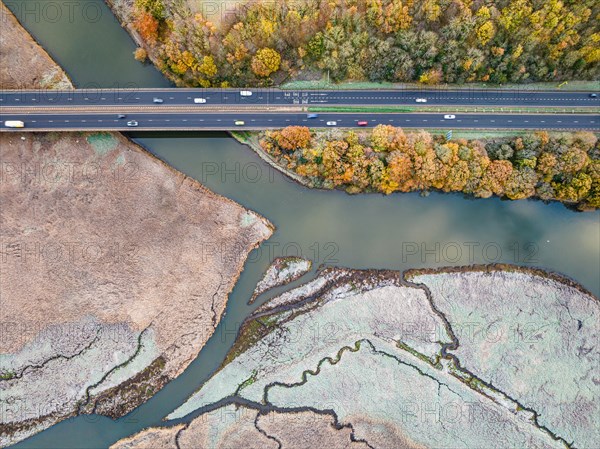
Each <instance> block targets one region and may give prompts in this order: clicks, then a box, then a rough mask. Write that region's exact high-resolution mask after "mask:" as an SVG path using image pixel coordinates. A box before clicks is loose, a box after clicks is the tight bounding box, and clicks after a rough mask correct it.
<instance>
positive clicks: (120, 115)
mask: <svg viewBox="0 0 600 449" xmlns="http://www.w3.org/2000/svg"><path fill="white" fill-rule="evenodd" d="M125 117H127V116H126V115H125V114H119V115H117V118H125Z"/></svg>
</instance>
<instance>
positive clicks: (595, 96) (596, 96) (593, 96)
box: [590, 94, 598, 98]
mask: <svg viewBox="0 0 600 449" xmlns="http://www.w3.org/2000/svg"><path fill="white" fill-rule="evenodd" d="M590 97H592V98H598V94H590Z"/></svg>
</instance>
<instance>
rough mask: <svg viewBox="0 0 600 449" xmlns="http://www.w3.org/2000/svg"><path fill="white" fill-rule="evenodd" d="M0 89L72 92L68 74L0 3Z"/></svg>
mask: <svg viewBox="0 0 600 449" xmlns="http://www.w3.org/2000/svg"><path fill="white" fill-rule="evenodd" d="M0 25H2V32H1V33H0V48H1V49H2V52H1V53H0V89H71V88H73V85H72V83H71V80H70V79H69V77H68V76H67V74H66V73H65V72H64V71H63V70H62V69H61V68H60V67H58V66H57V65H56V64H55V63H54V61H53V60H52V58H50V56H49V55H48V53H46V51H44V49H42V47H40V46H39V45H38V44H37V42H36V41H35V40H34V39H33V38H32V37H31V35H29V33H27V31H25V30H24V29H23V27H22V26H21V25H20V24H19V22H18V20H17V19H16V17H15V16H14V15H13V14H12V13H11V12H10V11H9V10H8V8H7V7H6V6H4V3H2V2H0Z"/></svg>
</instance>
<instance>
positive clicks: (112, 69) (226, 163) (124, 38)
mask: <svg viewBox="0 0 600 449" xmlns="http://www.w3.org/2000/svg"><path fill="white" fill-rule="evenodd" d="M24 3H28V4H29V5H33V4H36V3H39V5H40V6H39V8H40V15H39V17H37V18H38V19H40V20H35V18H36V16H35V14H33V13H32V14H30V15H27V16H24V15H23V8H24V6H23V5H24ZM46 3H48V2H47V0H44V1H40V2H37V1H36V0H33V1H32V0H27V1H26V2H25V1H23V0H19V1H15V0H13V1H7V2H6V4H7V6H8V7H9V8H10V9H11V10H13V12H15V13H16V15H17V17H18V18H19V19H20V20H21V23H22V24H23V25H24V26H25V27H26V28H27V29H28V30H29V31H30V32H31V33H32V34H33V35H34V37H35V38H36V39H37V40H38V42H40V43H41V44H42V45H43V46H44V48H46V50H47V51H48V52H49V53H50V54H51V55H52V56H53V57H54V58H55V59H56V61H57V62H58V63H60V64H61V65H62V67H63V68H64V69H65V70H66V72H67V73H68V74H69V75H70V76H71V78H72V80H73V81H74V83H75V85H76V86H78V87H94V86H98V87H116V86H121V87H122V86H125V85H129V86H139V87H160V86H166V85H169V83H168V82H167V81H166V80H165V79H164V78H162V76H161V75H160V74H159V73H158V72H157V71H156V70H155V69H153V68H152V67H150V66H144V65H142V64H140V63H138V62H136V61H135V60H134V59H133V56H132V52H133V50H134V49H135V45H134V44H133V42H132V41H131V39H130V38H129V37H128V35H127V33H125V31H123V30H122V29H121V28H120V26H119V24H118V22H117V21H116V20H115V19H114V17H113V16H112V14H111V12H110V10H109V9H108V8H107V7H106V5H104V3H103V2H102V1H101V0H90V1H89V2H83V3H78V5H85V4H86V3H89V4H93V5H94V6H93V8H94V10H96V9H98V8H99V10H100V11H101V14H100V17H99V18H98V20H96V21H89V20H88V21H85V20H80V18H78V16H77V15H75V17H74V19H75V20H71V18H70V17H69V15H68V14H63V15H62V17H61V19H60V20H56V21H52V20H47V18H46V20H44V17H43V15H42V14H41V13H42V6H41V5H44V4H46ZM54 3H56V4H57V5H64V4H63V3H61V2H54ZM65 3H68V2H65ZM29 5H28V6H27V7H28V8H30V9H32V10H33V8H34V7H33V6H29ZM89 8H92V7H89ZM90 11H91V10H90ZM131 137H132V138H133V139H134V140H135V141H136V142H138V143H139V144H141V145H143V146H144V147H145V148H147V149H148V150H149V151H150V152H152V153H153V154H155V155H156V156H158V157H159V158H161V159H163V160H165V161H166V162H167V163H169V164H170V165H172V166H173V167H175V168H177V169H178V170H180V171H182V172H184V173H186V174H188V175H189V176H191V177H194V178H195V179H198V180H199V181H200V182H202V183H203V184H205V185H206V186H207V187H208V188H210V189H211V190H213V191H215V192H217V193H219V194H221V195H224V196H227V197H229V198H232V199H233V200H235V201H237V202H239V203H241V204H243V205H244V206H245V207H247V208H250V209H252V210H254V211H256V212H258V213H259V214H261V215H263V216H265V217H266V218H268V219H269V220H270V221H271V222H272V223H273V224H274V225H275V226H276V227H277V231H276V232H275V234H274V235H273V237H272V238H271V239H270V240H269V241H268V242H266V243H265V244H264V245H263V246H262V247H261V248H259V249H258V250H256V251H255V252H253V253H252V254H251V256H250V259H249V261H248V262H247V264H246V267H245V270H244V272H243V273H242V276H241V277H240V280H239V282H238V284H237V285H236V287H235V289H234V291H233V293H232V294H231V296H230V298H229V303H228V306H227V311H226V316H225V317H224V319H223V320H222V321H221V323H220V325H219V327H218V329H217V332H216V333H215V335H214V336H213V337H212V338H211V339H210V340H209V343H208V344H207V346H206V347H205V348H204V349H203V350H202V352H201V353H200V355H199V357H198V358H197V359H196V360H195V361H194V362H193V363H192V364H191V365H190V366H189V368H188V369H187V370H186V371H185V372H184V373H183V374H182V375H181V376H180V377H179V378H178V379H176V380H174V381H173V382H171V383H169V384H168V385H167V386H166V387H165V388H164V389H163V390H162V391H160V392H159V393H158V394H157V395H156V396H154V397H153V398H152V399H151V400H150V401H148V402H147V403H146V404H144V405H142V406H140V407H139V408H138V409H137V410H135V411H134V412H132V413H131V414H130V415H128V416H126V417H124V418H122V419H120V420H118V421H113V420H111V419H109V418H105V417H101V416H82V417H77V418H74V419H71V420H68V421H65V422H62V423H60V424H58V425H56V426H54V427H52V428H50V429H48V430H46V431H44V432H42V433H40V434H38V435H35V436H34V437H32V438H29V439H28V440H26V441H24V442H22V443H20V444H18V445H16V446H14V447H15V448H16V447H19V448H50V447H52V448H56V447H61V448H99V447H107V446H109V445H110V444H112V443H113V442H115V441H116V440H118V439H120V438H122V437H125V436H128V435H130V434H132V433H135V432H137V431H139V430H141V429H143V428H145V427H148V426H153V425H160V424H161V420H162V418H163V417H164V416H165V415H167V414H168V413H169V412H170V411H172V410H173V409H175V408H176V407H177V406H178V405H180V404H181V403H182V402H183V401H185V399H187V397H188V396H189V395H190V394H191V393H192V392H193V391H195V390H196V389H197V388H198V387H199V386H200V385H201V384H202V383H203V381H204V380H206V379H207V377H209V376H210V374H211V373H212V372H213V371H214V370H215V369H216V368H217V367H218V365H219V364H220V363H221V361H222V360H223V358H224V357H225V354H226V352H227V350H228V348H229V347H230V346H231V345H232V344H233V340H234V338H235V334H236V331H237V328H238V326H239V324H240V322H241V321H242V320H243V319H244V317H246V316H247V315H248V314H249V313H250V312H251V311H252V310H253V309H254V308H255V307H256V305H255V306H248V305H247V304H246V302H247V300H248V298H249V297H250V295H251V293H252V290H253V288H254V286H255V284H256V282H257V281H258V280H259V278H260V276H261V274H262V273H263V272H264V270H265V268H266V267H267V266H268V264H269V262H270V260H271V259H272V257H276V256H283V255H296V254H298V255H302V256H304V257H307V258H310V259H312V260H313V261H314V262H315V265H319V264H329V265H339V266H345V267H352V268H389V269H396V270H402V269H405V268H409V267H422V266H426V267H433V266H436V267H440V266H447V265H461V264H468V263H490V262H506V263H517V264H521V265H527V266H539V267H542V268H546V269H549V270H554V271H557V272H560V273H563V274H565V275H567V276H570V277H572V278H574V279H576V280H577V281H579V282H580V283H582V284H583V285H584V286H585V287H586V288H588V289H589V290H591V291H592V292H593V293H595V294H596V295H598V294H599V293H600V276H599V273H600V212H598V211H596V212H593V213H575V212H572V211H570V210H568V209H566V208H565V207H564V206H562V205H560V204H544V203H542V202H540V201H517V202H510V201H502V200H499V199H497V198H495V199H487V200H474V199H470V198H465V197H463V196H461V195H457V194H438V193H433V194H431V195H429V196H427V197H421V196H420V195H418V194H397V195H390V196H387V197H386V196H382V195H375V194H373V195H359V196H350V195H346V194H345V193H342V192H335V191H317V190H309V189H306V188H304V187H301V186H299V185H297V184H295V183H293V182H291V181H290V180H288V179H287V178H286V177H284V176H283V175H281V174H280V173H279V172H277V171H275V170H273V169H272V168H270V167H269V166H268V165H266V164H265V163H264V162H263V161H262V160H261V159H260V158H258V157H257V156H256V155H255V154H254V153H253V152H252V150H250V149H249V148H247V147H245V146H243V145H241V144H239V143H238V142H236V141H235V140H234V139H232V138H230V137H229V136H228V135H226V134H222V133H134V134H131ZM191 212H193V211H191ZM308 277H310V275H309V276H308ZM263 301H264V299H263ZM261 302H262V301H261ZM258 304H260V302H258V303H257V305H258Z"/></svg>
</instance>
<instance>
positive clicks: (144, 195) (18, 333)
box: [0, 133, 272, 444]
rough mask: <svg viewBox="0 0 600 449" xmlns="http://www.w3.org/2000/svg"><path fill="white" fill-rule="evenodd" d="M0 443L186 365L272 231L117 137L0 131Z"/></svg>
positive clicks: (140, 394) (111, 402) (119, 406)
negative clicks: (1, 405)
mask: <svg viewBox="0 0 600 449" xmlns="http://www.w3.org/2000/svg"><path fill="white" fill-rule="evenodd" d="M0 148H1V150H0V151H1V158H2V161H3V167H4V171H3V173H2V176H3V178H2V183H1V186H0V194H1V202H2V231H1V241H2V249H1V252H2V254H1V256H2V264H1V269H2V273H1V274H2V323H3V332H2V333H3V338H2V340H1V342H0V352H1V353H2V379H3V380H2V381H0V385H1V388H2V394H3V396H4V398H5V399H6V403H7V404H8V410H7V413H5V414H4V415H3V419H4V422H3V426H2V429H3V434H2V443H3V444H8V443H10V442H14V441H17V440H19V439H21V438H23V437H26V436H27V435H30V434H32V433H34V432H36V431H39V430H41V429H43V428H45V427H48V426H50V425H51V424H53V423H55V422H57V421H59V420H61V419H64V418H65V417H67V416H71V415H73V414H77V413H91V412H97V413H102V414H106V415H109V416H121V415H123V414H125V413H127V412H129V411H131V410H132V409H133V408H134V407H136V406H137V405H139V404H140V403H141V402H143V401H145V400H146V399H147V398H148V397H150V396H151V395H152V394H154V393H155V392H156V391H157V390H158V389H160V388H161V387H162V386H163V385H164V384H165V383H166V382H168V381H169V380H170V379H173V378H174V377H176V376H177V375H178V374H179V373H181V372H182V370H183V369H185V367H186V366H187V365H188V364H189V363H190V362H191V361H192V360H193V359H194V358H195V357H196V356H197V354H198V352H199V350H200V349H201V348H202V346H203V345H204V344H205V342H206V341H207V339H208V338H209V337H210V335H211V334H212V332H213V331H214V328H215V327H216V325H217V323H218V322H219V320H220V318H221V315H222V313H223V311H224V309H225V304H226V301H227V296H228V294H229V292H230V291H231V290H232V288H233V286H234V284H235V281H236V280H237V278H238V275H239V273H240V271H241V270H242V267H243V264H244V261H245V259H246V256H247V254H248V252H249V251H251V250H252V249H253V248H254V247H255V246H256V245H258V244H259V243H260V242H261V241H262V240H263V239H265V238H267V237H268V236H269V235H270V234H271V232H272V227H271V225H270V224H269V223H268V222H267V221H266V220H264V219H262V218H261V217H259V216H257V215H256V214H254V213H252V212H250V211H248V210H245V209H244V208H243V207H241V206H239V205H237V204H236V203H234V202H232V201H230V200H227V199H226V198H223V197H220V196H218V195H216V194H214V193H212V192H210V191H208V190H207V189H205V188H204V187H203V186H201V185H200V184H199V183H197V182H196V181H194V180H192V179H189V178H187V177H185V176H184V175H182V174H181V173H178V172H176V171H175V170H173V169H171V168H170V167H168V166H166V165H165V164H164V163H162V162H161V161H159V160H157V159H155V158H154V157H152V156H150V155H149V154H148V153H146V152H145V151H143V150H142V149H141V148H139V147H138V146H136V145H134V144H132V143H131V142H129V141H128V140H126V139H125V138H124V137H122V136H120V135H118V134H79V133H71V134H35V135H31V134H29V135H20V134H13V133H11V134H2V135H0Z"/></svg>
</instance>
